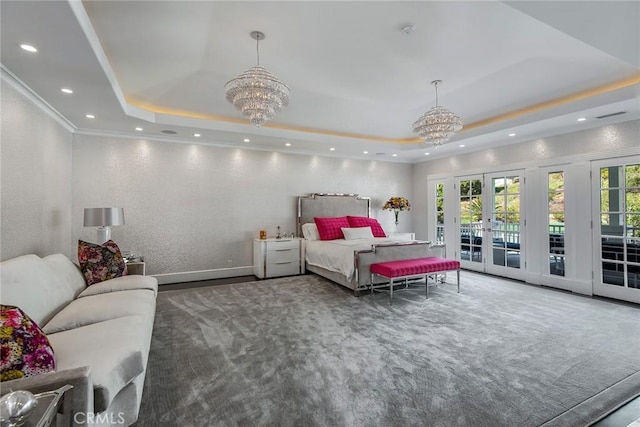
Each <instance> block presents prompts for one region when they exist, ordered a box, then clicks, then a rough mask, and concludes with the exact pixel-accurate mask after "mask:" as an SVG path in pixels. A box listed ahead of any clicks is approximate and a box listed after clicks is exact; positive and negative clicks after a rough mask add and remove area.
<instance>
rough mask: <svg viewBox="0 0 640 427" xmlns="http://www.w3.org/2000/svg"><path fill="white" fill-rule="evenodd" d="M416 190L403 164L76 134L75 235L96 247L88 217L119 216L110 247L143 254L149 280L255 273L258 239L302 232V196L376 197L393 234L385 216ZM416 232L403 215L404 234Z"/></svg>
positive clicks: (375, 211) (388, 224)
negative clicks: (251, 269)
mask: <svg viewBox="0 0 640 427" xmlns="http://www.w3.org/2000/svg"><path fill="white" fill-rule="evenodd" d="M411 190H412V166H411V165H406V164H395V163H385V162H378V161H358V160H351V159H339V158H335V157H321V156H304V155H296V154H282V153H273V152H266V151H250V150H242V149H230V148H219V147H211V146H206V145H195V144H181V143H169V142H157V141H146V140H142V139H124V138H116V137H102V136H100V137H99V136H88V135H78V134H76V135H74V142H73V222H72V224H73V227H72V231H73V233H72V234H73V236H77V237H79V238H82V239H86V240H89V241H94V240H95V230H94V229H93V228H83V227H82V215H83V208H85V207H101V206H118V207H123V208H124V210H125V220H126V225H125V226H123V227H114V228H113V238H114V240H115V241H116V242H118V244H119V245H120V246H121V248H122V249H123V250H133V251H138V252H140V253H142V254H144V255H145V257H146V261H147V271H148V273H149V274H160V273H176V272H183V271H197V270H206V269H215V268H223V267H229V266H233V267H239V266H248V265H252V264H253V255H252V239H253V238H255V237H257V236H258V230H259V229H261V228H265V229H267V230H268V231H269V234H270V235H274V234H275V228H276V226H278V225H280V226H281V227H282V230H283V231H286V232H291V231H295V224H296V208H297V197H298V196H299V195H302V194H307V193H310V192H343V193H359V194H361V195H364V196H369V197H371V198H372V216H374V217H377V218H378V219H380V221H381V222H382V224H383V226H384V227H385V228H386V229H388V230H391V231H393V230H394V229H395V225H393V214H392V213H391V212H387V211H381V210H380V208H381V206H382V204H383V203H384V201H385V200H387V199H388V198H389V197H390V196H393V195H403V196H406V197H409V199H410V200H411V197H412V192H411ZM410 230H412V223H411V212H403V213H402V218H401V224H400V231H410ZM229 261H231V262H230V263H229ZM230 264H231V265H230Z"/></svg>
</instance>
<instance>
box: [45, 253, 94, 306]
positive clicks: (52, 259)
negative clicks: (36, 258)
mask: <svg viewBox="0 0 640 427" xmlns="http://www.w3.org/2000/svg"><path fill="white" fill-rule="evenodd" d="M42 260H43V261H44V263H45V264H47V266H48V267H49V268H50V269H51V270H52V271H53V273H54V274H56V275H57V276H58V277H59V278H60V279H61V280H62V282H64V284H65V285H67V287H68V288H69V289H70V299H72V298H75V297H77V296H78V294H79V293H80V292H82V291H83V290H84V289H85V288H86V287H87V284H86V283H85V281H84V276H83V275H82V271H80V267H79V266H78V265H76V264H74V263H73V262H72V261H71V260H70V259H69V258H67V257H66V256H64V255H62V254H54V255H49V256H46V257H44V258H42Z"/></svg>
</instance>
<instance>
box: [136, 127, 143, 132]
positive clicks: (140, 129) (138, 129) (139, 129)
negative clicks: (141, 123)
mask: <svg viewBox="0 0 640 427" xmlns="http://www.w3.org/2000/svg"><path fill="white" fill-rule="evenodd" d="M136 130H137V131H138V132H142V131H143V130H144V129H142V128H140V127H138V128H136Z"/></svg>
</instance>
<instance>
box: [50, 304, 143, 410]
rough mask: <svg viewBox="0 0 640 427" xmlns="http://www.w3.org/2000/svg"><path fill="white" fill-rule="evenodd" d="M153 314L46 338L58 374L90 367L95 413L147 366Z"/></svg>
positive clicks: (118, 320)
mask: <svg viewBox="0 0 640 427" xmlns="http://www.w3.org/2000/svg"><path fill="white" fill-rule="evenodd" d="M153 315H154V313H146V314H145V315H136V316H126V317H121V318H119V319H113V320H107V321H105V322H100V323H94V324H92V325H88V326H83V327H80V328H76V329H71V330H68V331H64V332H58V333H56V334H51V335H49V341H50V342H51V346H52V347H53V349H54V351H55V353H56V364H57V366H56V368H57V370H58V371H61V370H65V369H73V368H78V367H82V366H91V372H90V376H91V379H92V381H93V386H94V411H95V412H102V411H104V410H105V409H107V408H108V407H109V405H110V404H111V401H112V400H113V398H114V397H115V396H116V395H117V394H118V392H119V391H120V390H122V388H124V387H125V386H126V385H127V384H129V383H130V382H131V381H133V380H134V379H135V378H136V377H137V376H138V375H140V374H142V373H143V372H144V370H145V367H146V364H147V356H148V354H149V344H150V341H151V329H152V328H153Z"/></svg>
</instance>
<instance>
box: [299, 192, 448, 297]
mask: <svg viewBox="0 0 640 427" xmlns="http://www.w3.org/2000/svg"><path fill="white" fill-rule="evenodd" d="M370 213H371V200H370V199H369V198H368V197H360V196H359V195H357V194H322V193H314V194H310V195H306V196H300V197H299V198H298V220H297V222H298V235H299V236H303V232H302V227H303V225H304V224H312V223H314V218H316V217H320V218H327V217H341V216H347V215H353V216H359V217H370ZM304 243H305V249H304V254H305V256H304V258H305V269H306V270H308V271H311V272H313V273H315V274H317V275H319V276H322V277H325V278H327V279H329V280H331V281H333V282H335V283H338V284H340V285H342V286H345V287H347V288H349V289H351V290H353V291H354V293H355V294H356V295H358V294H359V292H360V291H363V290H366V289H369V287H370V285H371V275H370V272H369V266H370V265H371V264H374V263H379V262H384V261H395V260H401V259H415V258H424V257H430V256H439V257H444V256H445V253H444V246H443V245H432V244H431V243H430V242H428V241H420V240H411V241H407V240H403V239H394V238H392V237H391V238H382V237H378V238H372V239H359V240H344V239H336V240H326V241H325V240H308V239H305V240H304Z"/></svg>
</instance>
